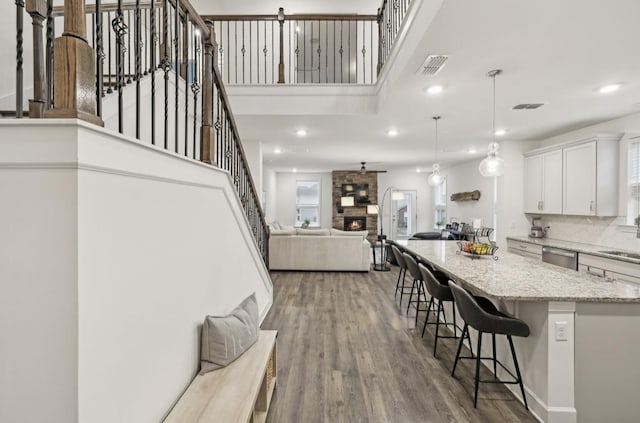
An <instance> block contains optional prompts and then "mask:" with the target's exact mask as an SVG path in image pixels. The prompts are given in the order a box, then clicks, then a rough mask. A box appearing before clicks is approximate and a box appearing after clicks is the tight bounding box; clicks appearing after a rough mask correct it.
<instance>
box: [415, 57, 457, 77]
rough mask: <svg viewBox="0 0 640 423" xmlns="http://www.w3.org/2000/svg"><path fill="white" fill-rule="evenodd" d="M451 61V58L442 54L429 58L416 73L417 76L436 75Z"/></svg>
mask: <svg viewBox="0 0 640 423" xmlns="http://www.w3.org/2000/svg"><path fill="white" fill-rule="evenodd" d="M447 60H449V56H444V55H441V54H436V55H431V56H428V57H427V59H426V60H425V61H424V63H423V64H422V65H420V67H419V68H418V70H417V71H416V75H429V76H433V75H436V74H437V73H438V72H440V71H441V70H442V68H443V67H444V65H445V63H447Z"/></svg>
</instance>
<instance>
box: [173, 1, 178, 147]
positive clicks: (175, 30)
mask: <svg viewBox="0 0 640 423" xmlns="http://www.w3.org/2000/svg"><path fill="white" fill-rule="evenodd" d="M175 1H176V4H175V14H174V20H173V37H174V38H173V45H174V48H175V51H174V56H173V60H174V63H175V66H176V69H175V85H176V89H175V98H174V100H175V101H174V107H175V108H174V119H175V124H174V129H175V131H174V136H175V139H174V143H173V144H174V145H173V151H174V152H175V153H177V152H178V138H179V136H180V135H179V134H180V121H179V116H180V104H179V99H180V72H179V71H178V64H179V63H180V0H175Z"/></svg>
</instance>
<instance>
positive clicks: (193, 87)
mask: <svg viewBox="0 0 640 423" xmlns="http://www.w3.org/2000/svg"><path fill="white" fill-rule="evenodd" d="M193 51H194V54H193V69H194V70H193V83H192V84H191V92H192V93H193V158H194V159H195V158H196V134H197V132H198V131H197V125H198V93H199V92H200V85H198V69H199V68H198V56H199V55H200V45H199V43H198V34H197V33H195V34H194V35H193ZM201 157H202V156H201Z"/></svg>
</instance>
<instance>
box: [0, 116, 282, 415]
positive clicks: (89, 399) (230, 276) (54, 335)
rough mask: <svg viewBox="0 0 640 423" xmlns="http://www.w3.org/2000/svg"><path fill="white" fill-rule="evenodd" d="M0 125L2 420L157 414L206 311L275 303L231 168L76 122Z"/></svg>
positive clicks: (176, 390)
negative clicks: (249, 300)
mask: <svg viewBox="0 0 640 423" xmlns="http://www.w3.org/2000/svg"><path fill="white" fill-rule="evenodd" d="M0 133H1V134H2V136H1V137H0V196H1V198H2V199H3V207H2V208H1V210H2V212H1V213H2V216H1V218H0V233H2V234H3V242H2V243H0V257H3V258H4V259H5V260H3V264H2V266H0V281H2V282H1V283H0V336H1V337H2V347H1V348H0V374H1V375H2V377H0V421H3V422H4V421H6V422H17V421H19V422H27V423H29V422H43V421H55V422H92V423H101V422H105V423H106V422H132V423H133V422H135V423H144V422H154V423H155V422H158V421H161V420H162V418H163V417H164V416H165V415H166V413H167V412H168V411H169V409H170V408H171V406H172V405H173V403H174V402H175V401H176V400H177V399H178V398H179V396H180V394H181V393H182V391H183V390H184V389H185V388H186V386H187V385H188V384H189V383H190V381H191V379H192V378H193V376H194V375H195V373H196V372H197V370H198V368H199V362H198V360H199V341H200V340H199V338H200V335H199V332H200V330H199V328H200V325H201V322H202V321H203V319H204V317H205V315H207V314H209V315H224V314H226V313H228V312H229V311H231V309H232V308H233V307H234V306H235V305H236V304H238V303H239V302H240V301H241V300H242V299H243V298H245V297H246V296H247V295H249V294H251V293H252V292H256V295H257V299H258V305H259V310H260V317H261V319H262V318H264V316H265V315H266V313H267V311H268V310H269V308H270V306H271V304H272V301H273V292H272V285H271V281H270V278H269V274H268V271H267V269H266V268H265V266H264V264H263V263H262V259H261V257H260V255H259V251H258V249H257V247H256V245H255V242H254V240H253V237H252V235H251V232H250V226H249V224H248V222H247V220H246V218H245V217H244V213H243V212H242V209H241V206H240V202H239V199H238V198H237V195H236V194H235V191H234V190H233V185H232V183H231V180H230V178H229V175H228V173H227V172H224V171H220V170H218V169H215V168H212V167H210V166H206V165H203V164H201V163H198V162H196V161H193V160H190V159H186V158H184V157H181V156H179V155H177V154H173V153H169V152H166V151H162V150H160V149H158V148H155V147H152V146H148V145H143V144H142V143H139V142H136V141H132V140H130V139H127V138H125V137H121V136H117V135H113V134H111V133H109V132H107V131H106V130H103V129H101V128H98V127H94V126H91V125H88V124H85V123H82V122H80V121H75V120H22V121H17V120H3V121H1V122H0ZM34 398H35V399H37V406H34Z"/></svg>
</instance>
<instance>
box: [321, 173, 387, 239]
mask: <svg viewBox="0 0 640 423" xmlns="http://www.w3.org/2000/svg"><path fill="white" fill-rule="evenodd" d="M332 179H333V181H332V182H333V190H332V191H333V192H332V202H333V216H332V217H333V220H332V225H331V226H332V227H333V228H336V229H342V230H366V231H368V232H369V236H368V237H367V239H369V241H375V239H376V232H377V231H378V215H375V214H367V204H378V174H377V173H375V172H366V173H360V172H359V171H357V170H353V171H349V170H334V171H333V172H332ZM345 184H352V185H354V186H355V185H358V184H360V185H364V186H367V187H368V189H367V191H368V192H367V200H368V201H366V202H365V201H363V202H356V203H355V204H354V205H353V206H349V207H341V204H340V199H341V197H342V196H343V194H344V190H343V186H344V185H345ZM354 218H355V219H357V220H356V222H359V223H358V224H359V225H361V226H360V228H359V229H355V228H354V227H351V229H349V228H350V227H349V225H350V224H351V223H352V222H353V219H354ZM356 227H357V226H356Z"/></svg>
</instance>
